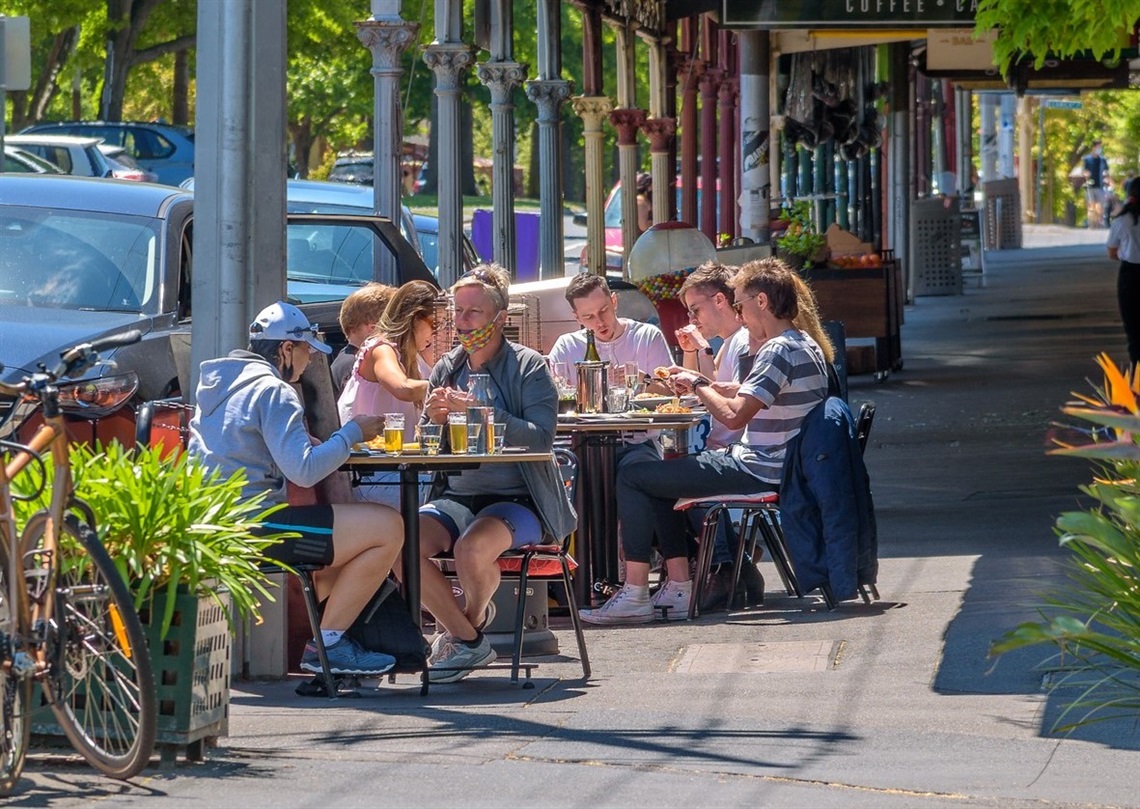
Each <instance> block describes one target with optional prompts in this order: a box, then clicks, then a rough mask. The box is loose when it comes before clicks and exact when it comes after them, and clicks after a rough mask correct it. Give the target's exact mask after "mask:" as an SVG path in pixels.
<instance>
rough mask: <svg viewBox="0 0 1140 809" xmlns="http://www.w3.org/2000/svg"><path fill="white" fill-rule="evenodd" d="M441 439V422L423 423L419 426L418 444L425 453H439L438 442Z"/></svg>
mask: <svg viewBox="0 0 1140 809" xmlns="http://www.w3.org/2000/svg"><path fill="white" fill-rule="evenodd" d="M442 439H443V425H442V424H431V423H428V424H424V425H422V426H421V427H420V446H422V447H423V450H424V454H425V455H439V442H440V441H441V440H442Z"/></svg>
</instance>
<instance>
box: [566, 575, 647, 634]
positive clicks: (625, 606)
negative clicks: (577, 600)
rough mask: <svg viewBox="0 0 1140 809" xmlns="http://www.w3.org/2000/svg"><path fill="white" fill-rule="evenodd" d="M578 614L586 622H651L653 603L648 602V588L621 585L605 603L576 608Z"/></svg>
mask: <svg viewBox="0 0 1140 809" xmlns="http://www.w3.org/2000/svg"><path fill="white" fill-rule="evenodd" d="M578 615H579V617H581V619H582V620H583V621H585V622H586V623H588V624H648V623H652V621H653V605H652V604H650V603H649V588H648V587H647V586H643V587H638V586H636V585H632V584H626V585H623V586H622V588H621V589H620V590H618V591H617V592H616V593H614V595H613V597H612V598H610V600H609V601H607V602H606V603H605V604H603V605H602V606H600V607H598V608H597V609H594V610H578Z"/></svg>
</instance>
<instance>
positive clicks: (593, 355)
mask: <svg viewBox="0 0 1140 809" xmlns="http://www.w3.org/2000/svg"><path fill="white" fill-rule="evenodd" d="M601 360H602V358H601V357H599V356H598V347H597V346H596V345H594V332H593V331H591V330H590V329H587V330H586V356H585V358H584V361H585V362H601Z"/></svg>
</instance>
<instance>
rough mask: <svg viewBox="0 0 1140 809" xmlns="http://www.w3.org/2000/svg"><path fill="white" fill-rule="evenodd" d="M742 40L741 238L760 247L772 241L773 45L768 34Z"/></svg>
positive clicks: (741, 34) (743, 36) (757, 33)
mask: <svg viewBox="0 0 1140 809" xmlns="http://www.w3.org/2000/svg"><path fill="white" fill-rule="evenodd" d="M738 36H739V37H740V121H741V127H740V128H741V132H740V161H741V162H740V235H741V236H746V237H748V238H749V239H752V241H754V242H756V243H757V244H767V243H768V241H769V239H770V238H771V234H770V232H769V224H768V219H769V217H770V215H771V214H770V210H771V205H772V175H771V172H770V170H769V147H770V141H769V137H770V132H769V128H768V127H769V119H770V117H771V115H770V113H769V109H770V107H769V103H768V102H769V95H768V76H769V74H768V69H769V64H770V61H771V46H770V42H769V34H768V32H767V31H741V32H739V34H738Z"/></svg>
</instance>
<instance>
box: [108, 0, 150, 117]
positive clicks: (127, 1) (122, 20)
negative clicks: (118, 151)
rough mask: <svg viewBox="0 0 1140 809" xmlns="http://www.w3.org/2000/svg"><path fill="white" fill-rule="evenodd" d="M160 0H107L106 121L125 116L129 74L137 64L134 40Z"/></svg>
mask: <svg viewBox="0 0 1140 809" xmlns="http://www.w3.org/2000/svg"><path fill="white" fill-rule="evenodd" d="M159 1H160V0H107V23H108V26H107V49H106V53H107V55H106V58H105V60H104V62H103V96H102V98H101V99H100V102H99V114H100V117H101V118H102V119H103V120H104V121H121V120H122V119H123V98H124V96H125V95H126V90H127V76H128V75H129V74H130V72H131V68H132V67H133V66H134V64H135V41H136V40H137V39H138V35H139V32H140V31H142V29H143V27H144V26H145V25H146V21H147V18H148V17H149V16H150V13H151V12H152V11H154V8H155V6H157V5H158V3H159Z"/></svg>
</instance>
